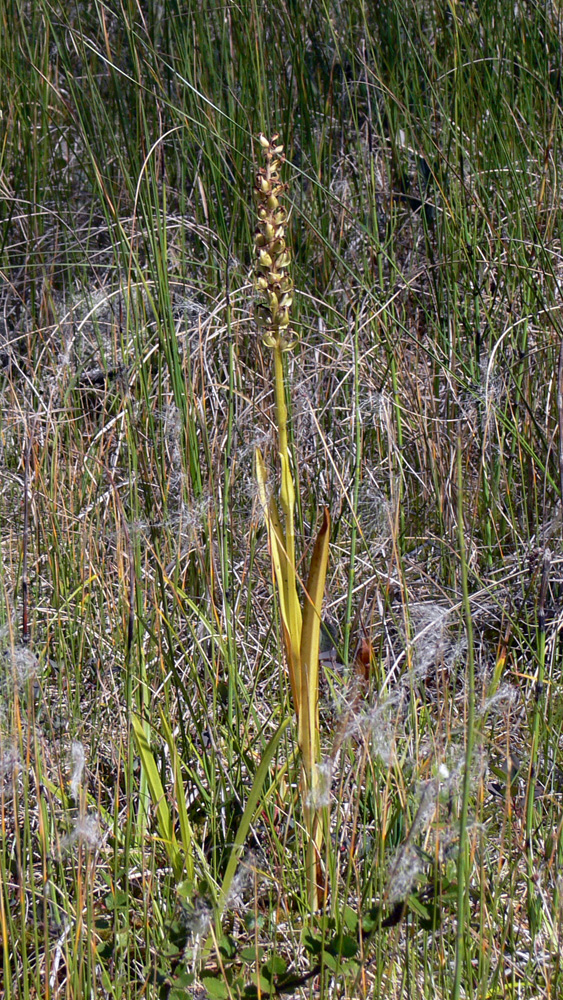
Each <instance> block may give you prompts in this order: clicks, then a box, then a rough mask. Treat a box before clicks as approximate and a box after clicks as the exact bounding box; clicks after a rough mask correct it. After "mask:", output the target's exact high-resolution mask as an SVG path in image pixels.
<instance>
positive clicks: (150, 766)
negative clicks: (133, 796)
mask: <svg viewBox="0 0 563 1000" xmlns="http://www.w3.org/2000/svg"><path fill="white" fill-rule="evenodd" d="M131 725H132V727H133V734H134V736H135V742H136V743H137V748H138V750H139V756H140V758H141V764H142V766H143V769H144V771H145V775H146V779H147V784H148V786H149V792H150V796H151V799H152V802H153V805H154V808H155V812H156V822H157V827H158V832H159V835H160V837H161V839H162V841H163V843H164V846H165V848H166V853H167V854H168V858H169V860H170V864H171V865H172V869H173V871H174V875H175V877H176V878H180V876H181V874H182V869H183V867H184V862H183V858H182V855H181V853H180V851H179V849H178V842H177V840H176V835H175V833H174V827H173V825H172V818H171V816H170V810H169V809H168V803H167V802H166V796H165V794H164V788H163V787H162V781H161V780H160V773H159V770H158V767H157V765H156V761H155V759H154V755H153V752H152V750H151V748H150V743H149V741H148V737H147V734H146V732H145V724H144V723H143V721H142V720H141V719H139V717H138V716H136V715H134V716H132V718H131Z"/></svg>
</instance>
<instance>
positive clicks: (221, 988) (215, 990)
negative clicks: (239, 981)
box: [201, 976, 231, 1000]
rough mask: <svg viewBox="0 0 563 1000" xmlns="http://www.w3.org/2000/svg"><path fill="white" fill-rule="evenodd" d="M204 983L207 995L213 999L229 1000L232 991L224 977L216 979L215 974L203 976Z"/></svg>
mask: <svg viewBox="0 0 563 1000" xmlns="http://www.w3.org/2000/svg"><path fill="white" fill-rule="evenodd" d="M201 982H202V985H203V986H204V987H205V989H206V990H207V996H208V997H211V998H212V1000H229V997H230V996H231V991H230V989H229V987H228V986H227V984H226V983H225V982H223V980H222V979H215V978H214V977H213V976H202V977H201Z"/></svg>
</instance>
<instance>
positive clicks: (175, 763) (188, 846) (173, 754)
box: [160, 709, 194, 879]
mask: <svg viewBox="0 0 563 1000" xmlns="http://www.w3.org/2000/svg"><path fill="white" fill-rule="evenodd" d="M160 721H161V725H162V730H163V732H164V739H165V740H166V742H167V744H168V749H169V750H170V760H171V763H172V774H173V776H174V795H175V799H176V809H177V812H178V821H179V825H180V837H181V840H182V848H183V853H184V862H185V866H186V874H187V876H188V879H193V877H194V857H193V833H192V827H191V823H190V821H189V819H188V811H187V809H186V790H185V788H184V783H183V781H182V765H181V762H180V757H179V756H178V750H177V747H176V742H175V740H174V736H173V735H172V730H171V729H170V726H169V725H168V721H167V719H166V718H165V715H164V712H163V711H162V709H161V712H160Z"/></svg>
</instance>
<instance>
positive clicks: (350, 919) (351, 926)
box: [342, 906, 358, 933]
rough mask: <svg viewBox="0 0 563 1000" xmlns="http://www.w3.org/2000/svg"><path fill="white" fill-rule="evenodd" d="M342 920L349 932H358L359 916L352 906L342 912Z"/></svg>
mask: <svg viewBox="0 0 563 1000" xmlns="http://www.w3.org/2000/svg"><path fill="white" fill-rule="evenodd" d="M342 919H343V921H344V923H345V924H346V927H347V928H348V930H349V931H353V932H354V933H355V932H356V931H357V929H358V914H357V913H356V911H355V910H353V909H352V907H351V906H345V907H344V910H343V911H342Z"/></svg>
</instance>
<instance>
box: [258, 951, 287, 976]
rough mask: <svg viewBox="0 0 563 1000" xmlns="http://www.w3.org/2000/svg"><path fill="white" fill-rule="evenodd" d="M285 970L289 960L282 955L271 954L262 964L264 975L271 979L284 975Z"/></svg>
mask: <svg viewBox="0 0 563 1000" xmlns="http://www.w3.org/2000/svg"><path fill="white" fill-rule="evenodd" d="M284 972H287V962H286V960H285V958H282V957H281V955H270V957H269V959H268V960H267V962H264V965H263V966H262V973H263V975H265V976H267V977H269V978H270V979H273V978H274V976H283V974H284Z"/></svg>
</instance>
